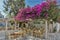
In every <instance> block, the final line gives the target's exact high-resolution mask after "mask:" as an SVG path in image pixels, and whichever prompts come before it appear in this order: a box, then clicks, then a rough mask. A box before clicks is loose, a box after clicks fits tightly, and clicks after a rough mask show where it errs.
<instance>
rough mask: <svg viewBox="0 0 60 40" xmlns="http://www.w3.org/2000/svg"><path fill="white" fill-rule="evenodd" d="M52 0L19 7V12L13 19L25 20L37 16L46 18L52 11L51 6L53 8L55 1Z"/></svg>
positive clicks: (36, 17)
mask: <svg viewBox="0 0 60 40" xmlns="http://www.w3.org/2000/svg"><path fill="white" fill-rule="evenodd" d="M53 2H54V3H53ZM53 2H49V1H47V2H43V3H41V4H38V5H36V6H34V7H27V8H21V9H19V12H18V14H17V16H16V17H15V19H16V20H20V21H27V19H38V18H45V19H46V18H48V17H50V13H51V12H52V11H53V10H52V7H53V8H54V6H55V1H53ZM51 10H52V11H51ZM51 15H52V14H51Z"/></svg>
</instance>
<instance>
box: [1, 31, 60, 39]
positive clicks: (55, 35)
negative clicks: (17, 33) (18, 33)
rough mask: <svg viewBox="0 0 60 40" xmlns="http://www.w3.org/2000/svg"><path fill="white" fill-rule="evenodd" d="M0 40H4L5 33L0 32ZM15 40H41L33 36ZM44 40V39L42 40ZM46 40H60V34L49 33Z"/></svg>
mask: <svg viewBox="0 0 60 40" xmlns="http://www.w3.org/2000/svg"><path fill="white" fill-rule="evenodd" d="M0 40H6V35H5V31H0ZM16 40H41V39H40V38H36V37H33V36H28V35H27V36H25V37H22V38H21V37H19V38H17V39H16ZM42 40H46V39H42ZM47 40H60V33H49V34H48V39H47Z"/></svg>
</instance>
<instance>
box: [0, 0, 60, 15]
mask: <svg viewBox="0 0 60 40" xmlns="http://www.w3.org/2000/svg"><path fill="white" fill-rule="evenodd" d="M3 1H4V0H0V11H1V13H2V14H3V15H5V13H4V12H3V9H4V8H3ZM42 1H43V0H25V3H26V6H27V5H29V6H31V7H33V6H35V5H36V4H40V3H41V2H42ZM57 2H58V4H60V0H57Z"/></svg>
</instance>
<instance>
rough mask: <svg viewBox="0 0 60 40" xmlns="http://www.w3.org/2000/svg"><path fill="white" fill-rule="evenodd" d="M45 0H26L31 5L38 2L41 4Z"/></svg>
mask: <svg viewBox="0 0 60 40" xmlns="http://www.w3.org/2000/svg"><path fill="white" fill-rule="evenodd" d="M42 1H43V0H25V3H26V6H27V5H29V6H31V7H33V6H35V5H36V4H40V3H41V2H42Z"/></svg>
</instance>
